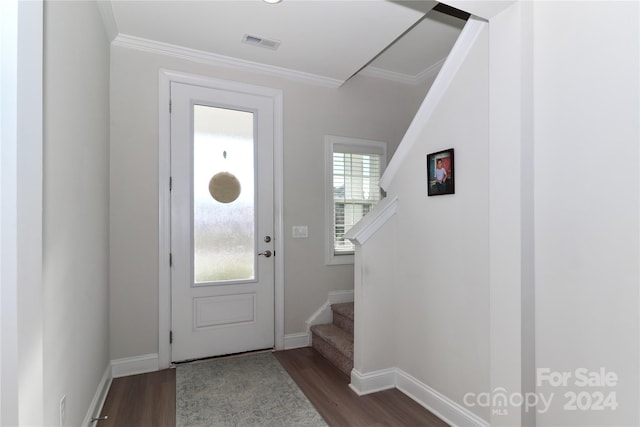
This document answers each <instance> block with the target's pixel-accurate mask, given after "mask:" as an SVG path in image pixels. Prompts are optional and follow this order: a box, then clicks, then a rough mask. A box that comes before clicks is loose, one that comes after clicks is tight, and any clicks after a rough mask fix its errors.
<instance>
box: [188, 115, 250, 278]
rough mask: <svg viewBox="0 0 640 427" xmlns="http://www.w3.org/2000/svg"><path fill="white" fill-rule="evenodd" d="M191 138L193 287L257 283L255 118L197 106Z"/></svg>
mask: <svg viewBox="0 0 640 427" xmlns="http://www.w3.org/2000/svg"><path fill="white" fill-rule="evenodd" d="M193 132H194V135H193V216H194V218H193V219H194V221H193V242H194V245H193V246H194V249H193V250H194V257H193V259H194V278H195V283H196V284H205V283H211V282H228V281H241V282H246V281H253V280H255V278H256V273H255V271H256V242H255V235H256V234H255V229H256V226H255V174H254V165H255V160H254V114H253V113H251V112H246V111H237V110H230V109H225V108H218V107H210V106H204V105H195V106H194V107H193ZM214 177H215V178H214Z"/></svg>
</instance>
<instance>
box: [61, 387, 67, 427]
mask: <svg viewBox="0 0 640 427" xmlns="http://www.w3.org/2000/svg"><path fill="white" fill-rule="evenodd" d="M66 422H67V396H66V395H64V396H62V399H60V427H62V426H64V425H65V424H66Z"/></svg>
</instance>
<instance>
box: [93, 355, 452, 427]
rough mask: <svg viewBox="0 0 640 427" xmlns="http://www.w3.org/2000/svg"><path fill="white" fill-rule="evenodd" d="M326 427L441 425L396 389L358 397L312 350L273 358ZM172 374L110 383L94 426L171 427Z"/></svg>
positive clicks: (165, 372)
mask: <svg viewBox="0 0 640 427" xmlns="http://www.w3.org/2000/svg"><path fill="white" fill-rule="evenodd" d="M274 355H275V356H276V358H277V359H278V360H279V361H280V363H281V364H282V366H284V368H285V369H286V370H287V372H289V375H291V377H292V378H293V379H294V381H295V382H296V383H297V384H298V386H299V387H300V389H301V390H302V391H303V392H304V394H305V395H306V396H307V398H308V399H309V400H310V401H311V403H312V404H313V405H314V406H315V407H316V409H317V410H318V412H320V414H321V415H322V416H323V417H324V419H325V420H326V421H327V424H329V425H330V426H340V427H342V426H429V427H440V426H446V425H447V424H445V423H444V422H443V421H441V420H440V419H439V418H438V417H436V416H435V415H433V414H432V413H430V412H429V411H427V410H426V409H424V408H423V407H422V406H420V405H419V404H417V403H416V402H414V401H413V400H411V399H410V398H408V397H407V396H405V395H404V394H403V393H401V392H400V391H398V390H386V391H382V392H379V393H374V394H370V395H367V396H362V397H359V396H358V395H356V394H355V393H354V392H353V391H352V390H351V389H350V388H349V377H348V376H347V375H345V374H343V373H342V372H340V371H339V370H337V369H336V368H334V367H333V366H332V365H331V364H330V363H329V362H328V361H327V360H326V359H324V358H323V357H322V356H321V355H320V354H319V353H317V352H316V351H315V350H313V349H312V348H301V349H296V350H287V351H279V352H276V353H274ZM175 393H176V375H175V370H174V369H165V370H162V371H158V372H152V373H148V374H141V375H133V376H130V377H123V378H116V379H114V380H113V382H112V383H111V388H110V389H109V393H108V395H107V399H106V401H105V404H104V407H103V410H102V413H101V415H103V416H104V415H107V416H108V419H107V420H105V421H99V422H97V423H95V424H94V426H97V427H129V426H132V427H133V426H135V427H147V426H149V427H151V426H153V427H165V426H166V427H172V426H175V418H176V416H175V413H176V406H175Z"/></svg>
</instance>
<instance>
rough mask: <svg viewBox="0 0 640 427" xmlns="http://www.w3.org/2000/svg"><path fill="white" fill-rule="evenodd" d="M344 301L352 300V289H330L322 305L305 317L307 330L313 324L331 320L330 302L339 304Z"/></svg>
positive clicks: (321, 323)
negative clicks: (307, 317)
mask: <svg viewBox="0 0 640 427" xmlns="http://www.w3.org/2000/svg"><path fill="white" fill-rule="evenodd" d="M344 302H353V290H347V291H331V292H329V297H328V298H327V301H326V302H325V303H324V304H322V307H320V308H319V309H317V310H316V312H315V313H313V314H312V315H311V317H309V319H307V321H306V324H307V331H309V328H311V327H312V326H313V325H323V324H326V323H331V322H332V321H333V313H332V312H331V304H341V303H344Z"/></svg>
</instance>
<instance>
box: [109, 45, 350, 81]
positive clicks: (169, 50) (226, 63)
mask: <svg viewBox="0 0 640 427" xmlns="http://www.w3.org/2000/svg"><path fill="white" fill-rule="evenodd" d="M112 45H113V46H120V47H125V48H129V49H137V50H141V51H143V52H148V53H155V54H161V55H167V56H172V57H174V58H181V59H186V60H189V61H196V62H201V63H204V64H208V65H213V66H217V67H226V68H233V69H236V70H241V71H250V72H254V73H260V74H266V75H269V76H274V77H280V78H283V79H287V80H292V81H296V82H300V83H307V84H312V85H316V86H323V87H329V88H338V87H340V86H342V84H343V83H344V81H342V80H339V79H332V78H329V77H323V76H318V75H316V74H310V73H305V72H303V71H295V70H290V69H287V68H282V67H276V66H273V65H266V64H260V63H257V62H253V61H247V60H244V59H237V58H231V57H229V56H224V55H218V54H215V53H210V52H205V51H202V50H197V49H190V48H186V47H182V46H177V45H173V44H169V43H162V42H158V41H154V40H149V39H145V38H141V37H135V36H129V35H126V34H118V36H117V37H116V38H115V39H114V40H113V42H112Z"/></svg>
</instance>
